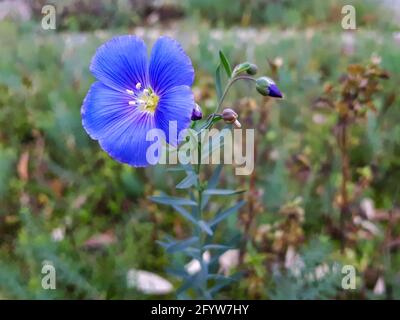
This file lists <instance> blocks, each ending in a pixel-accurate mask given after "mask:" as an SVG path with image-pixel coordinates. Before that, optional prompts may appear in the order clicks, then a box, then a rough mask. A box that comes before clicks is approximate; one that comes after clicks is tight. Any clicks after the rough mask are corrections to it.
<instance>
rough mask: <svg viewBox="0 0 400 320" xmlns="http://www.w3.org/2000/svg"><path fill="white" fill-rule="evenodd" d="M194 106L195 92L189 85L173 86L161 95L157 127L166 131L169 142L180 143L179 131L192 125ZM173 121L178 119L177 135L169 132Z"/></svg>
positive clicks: (156, 117) (156, 114) (156, 113)
mask: <svg viewBox="0 0 400 320" xmlns="http://www.w3.org/2000/svg"><path fill="white" fill-rule="evenodd" d="M194 106H195V102H194V97H193V92H192V90H191V89H190V88H189V87H188V86H178V87H173V88H172V89H170V90H168V91H166V92H165V93H164V94H163V95H162V96H161V97H160V101H159V102H158V106H157V108H156V112H155V114H154V118H155V122H156V126H157V128H159V129H161V130H163V131H164V133H165V135H166V140H167V142H168V143H169V144H171V145H173V146H176V145H177V144H178V136H179V133H180V132H181V131H182V130H184V129H187V128H188V127H189V125H190V122H191V116H192V111H193V108H194ZM172 121H176V129H177V130H176V135H175V134H172V135H170V132H169V128H170V127H169V126H170V125H171V126H173V123H172Z"/></svg>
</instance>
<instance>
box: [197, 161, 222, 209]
mask: <svg viewBox="0 0 400 320" xmlns="http://www.w3.org/2000/svg"><path fill="white" fill-rule="evenodd" d="M222 168H223V165H222V163H220V164H219V165H217V167H216V168H215V170H214V172H213V174H212V176H211V178H210V180H209V181H208V184H207V189H215V188H216V186H217V184H218V180H219V177H220V176H221V172H222ZM202 200H203V202H202V203H201V207H202V209H204V208H205V207H206V205H207V203H208V201H209V200H210V195H206V194H204V193H203V199H202Z"/></svg>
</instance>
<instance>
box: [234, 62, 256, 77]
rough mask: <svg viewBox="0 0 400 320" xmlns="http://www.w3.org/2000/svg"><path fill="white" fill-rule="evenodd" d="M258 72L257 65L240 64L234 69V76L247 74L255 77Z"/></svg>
mask: <svg viewBox="0 0 400 320" xmlns="http://www.w3.org/2000/svg"><path fill="white" fill-rule="evenodd" d="M257 71H258V68H257V66H256V65H255V64H253V63H250V62H243V63H240V64H238V65H237V66H236V67H235V68H234V69H233V73H232V75H233V76H237V75H239V74H240V73H242V72H246V73H247V74H249V75H255V74H256V73H257Z"/></svg>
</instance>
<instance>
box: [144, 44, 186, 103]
mask: <svg viewBox="0 0 400 320" xmlns="http://www.w3.org/2000/svg"><path fill="white" fill-rule="evenodd" d="M149 74H150V84H151V87H152V88H153V89H154V90H155V92H156V93H157V94H158V95H161V94H163V92H165V91H167V90H169V89H171V88H173V87H176V86H180V85H186V86H189V87H190V86H192V84H193V80H194V70H193V66H192V62H191V61H190V58H189V57H188V56H187V54H186V53H185V52H184V51H183V49H182V47H181V45H180V44H179V43H178V42H177V41H176V40H173V39H171V38H168V37H160V38H159V39H158V40H157V41H156V43H155V44H154V46H153V49H152V51H151V56H150V67H149Z"/></svg>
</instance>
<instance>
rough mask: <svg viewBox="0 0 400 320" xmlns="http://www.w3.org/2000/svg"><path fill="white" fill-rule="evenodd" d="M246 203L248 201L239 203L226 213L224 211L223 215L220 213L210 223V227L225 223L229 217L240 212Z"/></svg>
mask: <svg viewBox="0 0 400 320" xmlns="http://www.w3.org/2000/svg"><path fill="white" fill-rule="evenodd" d="M245 203H246V201H244V200H242V201H240V202H238V203H236V204H235V205H234V206H233V207H230V208H229V209H226V210H224V211H222V212H221V213H219V214H218V215H217V216H216V217H215V218H214V219H213V220H212V221H211V222H210V223H209V226H210V227H213V226H215V225H217V224H218V223H220V222H221V221H223V220H224V219H226V218H227V217H229V216H230V215H231V214H233V213H235V212H236V211H238V210H239V209H240V208H241V207H242V206H243V205H244V204H245Z"/></svg>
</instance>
